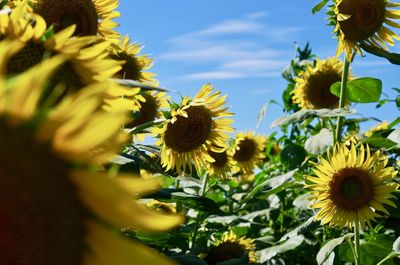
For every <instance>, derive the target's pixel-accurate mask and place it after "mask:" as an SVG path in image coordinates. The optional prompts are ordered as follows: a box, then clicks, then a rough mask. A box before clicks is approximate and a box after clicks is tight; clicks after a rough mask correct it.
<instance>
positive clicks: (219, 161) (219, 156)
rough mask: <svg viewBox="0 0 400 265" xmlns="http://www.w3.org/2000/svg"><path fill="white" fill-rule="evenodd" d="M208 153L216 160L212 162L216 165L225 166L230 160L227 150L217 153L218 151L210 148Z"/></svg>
mask: <svg viewBox="0 0 400 265" xmlns="http://www.w3.org/2000/svg"><path fill="white" fill-rule="evenodd" d="M208 154H209V155H210V156H211V157H212V158H214V160H215V161H214V162H213V163H212V165H213V166H214V167H224V166H225V165H226V163H227V162H228V155H227V153H226V151H224V152H222V153H217V152H213V151H211V150H208Z"/></svg>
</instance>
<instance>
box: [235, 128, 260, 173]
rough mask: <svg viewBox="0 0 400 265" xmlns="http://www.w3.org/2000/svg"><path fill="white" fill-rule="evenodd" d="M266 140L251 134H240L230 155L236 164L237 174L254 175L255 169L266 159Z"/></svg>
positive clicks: (237, 135)
mask: <svg viewBox="0 0 400 265" xmlns="http://www.w3.org/2000/svg"><path fill="white" fill-rule="evenodd" d="M265 145H266V138H265V137H263V136H261V135H256V134H255V133H254V132H253V131H251V132H247V133H244V132H240V133H238V134H236V136H235V139H234V140H233V144H232V147H231V148H230V150H229V154H230V155H231V156H232V159H233V161H234V163H235V172H239V171H241V172H243V173H244V174H248V173H252V172H253V169H254V168H255V167H256V166H257V165H258V164H259V163H260V162H262V160H263V159H264V158H265V154H264V148H265Z"/></svg>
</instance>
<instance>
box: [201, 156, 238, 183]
mask: <svg viewBox="0 0 400 265" xmlns="http://www.w3.org/2000/svg"><path fill="white" fill-rule="evenodd" d="M208 154H209V155H210V156H211V157H212V159H213V160H214V161H213V162H208V163H207V167H206V168H207V173H208V174H209V175H210V176H216V177H218V178H219V179H222V180H226V179H229V178H230V177H231V174H232V171H233V168H234V163H233V160H232V157H230V156H229V154H228V151H227V150H224V151H222V152H214V151H211V150H208Z"/></svg>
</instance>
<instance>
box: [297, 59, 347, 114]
mask: <svg viewBox="0 0 400 265" xmlns="http://www.w3.org/2000/svg"><path fill="white" fill-rule="evenodd" d="M342 68H343V63H342V61H340V60H339V59H337V58H328V59H326V60H320V59H317V62H316V64H315V66H311V65H308V66H307V67H306V69H305V70H304V71H301V72H300V73H299V75H298V77H297V78H296V86H295V88H294V90H293V96H292V98H293V102H294V103H297V104H299V105H300V107H301V108H302V109H323V108H328V109H333V108H337V107H338V106H339V98H338V97H336V96H335V95H333V94H332V93H331V90H330V87H331V85H332V84H334V83H336V82H338V81H341V79H342ZM349 79H352V77H351V76H350V77H349Z"/></svg>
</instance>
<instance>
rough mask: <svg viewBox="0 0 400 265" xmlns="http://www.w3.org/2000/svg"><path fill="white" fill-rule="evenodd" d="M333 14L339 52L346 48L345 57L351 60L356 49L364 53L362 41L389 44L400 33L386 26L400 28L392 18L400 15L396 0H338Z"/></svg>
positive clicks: (373, 43) (381, 45)
mask: <svg viewBox="0 0 400 265" xmlns="http://www.w3.org/2000/svg"><path fill="white" fill-rule="evenodd" d="M334 2H335V4H334V6H333V10H332V11H331V12H329V13H330V15H331V18H330V20H331V24H333V25H335V29H334V32H335V33H336V34H337V36H338V39H339V45H338V48H337V55H340V54H341V53H342V52H343V51H345V53H346V59H347V60H348V61H351V60H352V56H353V54H354V53H355V52H358V53H359V54H361V48H360V44H361V43H364V44H367V45H370V46H375V47H380V48H387V46H386V43H387V44H389V45H392V46H393V45H394V40H393V39H396V40H399V39H400V37H399V36H398V35H397V34H396V33H395V32H393V31H392V30H390V29H389V28H387V26H390V27H394V28H400V24H398V23H396V22H394V21H393V19H399V18H400V10H393V9H392V8H396V7H399V6H400V4H399V3H397V2H391V1H389V0H373V1H372V0H336V1H334Z"/></svg>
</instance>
